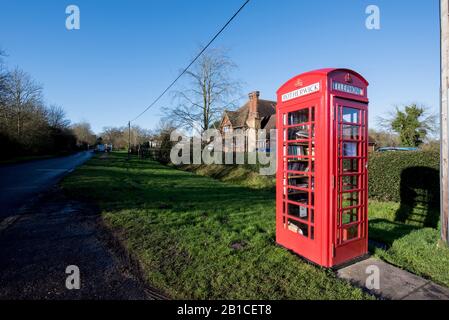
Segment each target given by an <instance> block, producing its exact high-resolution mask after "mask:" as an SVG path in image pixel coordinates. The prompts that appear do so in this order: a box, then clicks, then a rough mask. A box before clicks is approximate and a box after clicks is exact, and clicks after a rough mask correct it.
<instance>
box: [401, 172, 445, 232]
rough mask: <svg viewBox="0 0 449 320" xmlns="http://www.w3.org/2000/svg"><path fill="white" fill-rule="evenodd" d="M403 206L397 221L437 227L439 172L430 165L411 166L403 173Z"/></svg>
mask: <svg viewBox="0 0 449 320" xmlns="http://www.w3.org/2000/svg"><path fill="white" fill-rule="evenodd" d="M400 192H401V206H400V208H399V209H398V211H397V212H396V221H397V222H402V223H406V224H410V225H415V226H419V227H429V228H437V226H438V221H439V209H438V208H439V196H440V194H439V173H438V171H437V170H435V169H432V168H429V167H410V168H407V169H404V170H403V171H402V173H401V185H400Z"/></svg>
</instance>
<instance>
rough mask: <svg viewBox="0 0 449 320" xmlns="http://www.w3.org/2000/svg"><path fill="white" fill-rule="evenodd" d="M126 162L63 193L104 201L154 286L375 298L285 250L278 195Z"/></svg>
mask: <svg viewBox="0 0 449 320" xmlns="http://www.w3.org/2000/svg"><path fill="white" fill-rule="evenodd" d="M125 158H126V156H125V155H123V154H117V153H114V154H111V155H110V156H109V158H106V159H99V158H98V157H95V158H93V159H92V160H90V161H89V162H88V163H87V164H86V165H84V166H82V167H81V168H79V169H78V170H76V171H75V172H74V173H73V174H72V175H70V176H69V177H67V178H66V179H65V180H64V181H63V183H62V185H63V187H64V189H65V190H66V192H67V193H68V194H70V195H71V196H74V197H79V198H82V199H86V200H94V201H96V202H97V203H98V204H99V206H100V208H101V210H102V216H103V218H104V220H105V221H106V223H107V224H108V225H109V226H110V227H111V228H112V229H113V230H114V231H115V232H116V234H118V235H119V237H120V238H121V240H122V241H123V243H124V244H125V246H126V247H127V248H128V249H129V251H130V252H131V253H132V254H133V255H134V256H135V257H136V258H137V259H138V260H139V261H140V262H141V265H142V268H143V270H144V272H145V274H146V276H147V279H148V282H149V283H150V284H151V285H153V286H155V287H157V288H159V289H161V290H163V291H164V292H166V293H167V294H168V295H169V296H170V297H172V298H184V299H371V297H370V296H368V295H366V294H364V293H362V291H361V290H360V289H357V288H354V287H352V286H350V285H349V284H348V283H346V282H344V281H342V280H340V279H337V278H336V277H335V275H334V274H333V273H332V272H330V271H328V270H324V269H321V268H318V267H315V266H313V265H310V264H308V263H306V262H304V261H303V260H301V259H300V258H299V257H298V256H296V255H293V254H292V253H290V252H288V251H286V250H284V249H282V248H280V247H278V246H276V245H275V201H274V193H273V190H272V189H259V190H255V189H250V188H247V187H243V186H239V185H236V184H231V183H224V182H220V181H218V180H214V179H212V178H209V177H204V176H199V175H195V174H193V173H189V172H185V171H181V170H176V169H174V168H169V167H166V166H163V165H161V164H159V163H156V162H153V161H150V160H137V159H134V158H133V159H132V160H131V161H130V162H127V161H125Z"/></svg>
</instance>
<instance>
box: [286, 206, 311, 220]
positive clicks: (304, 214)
mask: <svg viewBox="0 0 449 320" xmlns="http://www.w3.org/2000/svg"><path fill="white" fill-rule="evenodd" d="M288 214H289V215H290V216H292V217H296V218H299V219H303V220H307V218H308V216H309V209H308V208H307V207H304V206H299V205H296V204H292V203H289V204H288Z"/></svg>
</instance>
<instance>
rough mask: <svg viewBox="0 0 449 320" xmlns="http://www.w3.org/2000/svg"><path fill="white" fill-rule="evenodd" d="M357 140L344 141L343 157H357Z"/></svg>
mask: <svg viewBox="0 0 449 320" xmlns="http://www.w3.org/2000/svg"><path fill="white" fill-rule="evenodd" d="M357 146H358V144H357V142H343V157H357V156H358V152H357Z"/></svg>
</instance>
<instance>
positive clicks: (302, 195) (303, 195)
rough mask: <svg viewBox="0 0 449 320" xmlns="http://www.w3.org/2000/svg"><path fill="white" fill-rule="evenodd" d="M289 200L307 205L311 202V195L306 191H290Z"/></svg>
mask: <svg viewBox="0 0 449 320" xmlns="http://www.w3.org/2000/svg"><path fill="white" fill-rule="evenodd" d="M287 197H288V200H290V201H294V202H298V203H302V204H305V205H307V204H308V202H309V194H308V192H306V191H301V190H296V189H290V188H289V189H288V195H287Z"/></svg>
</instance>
